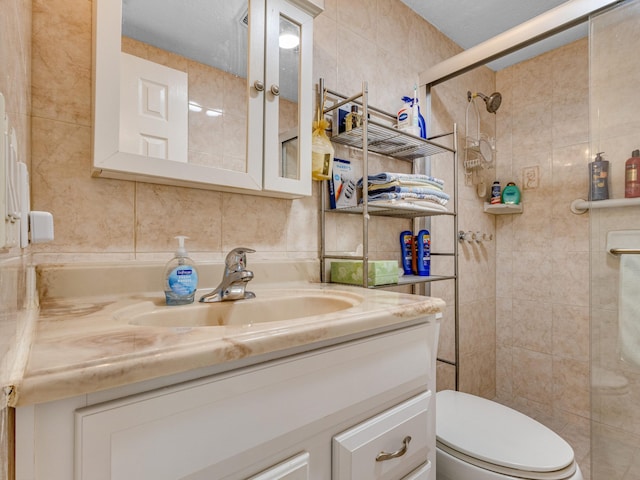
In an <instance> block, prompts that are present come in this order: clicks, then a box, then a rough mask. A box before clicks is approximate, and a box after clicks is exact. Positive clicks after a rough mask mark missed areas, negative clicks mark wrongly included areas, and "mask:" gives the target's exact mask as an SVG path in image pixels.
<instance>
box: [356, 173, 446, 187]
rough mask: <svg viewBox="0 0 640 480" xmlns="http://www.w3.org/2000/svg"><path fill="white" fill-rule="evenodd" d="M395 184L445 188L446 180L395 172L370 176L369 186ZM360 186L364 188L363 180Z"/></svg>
mask: <svg viewBox="0 0 640 480" xmlns="http://www.w3.org/2000/svg"><path fill="white" fill-rule="evenodd" d="M391 182H393V184H394V185H404V184H407V185H414V184H415V185H420V184H426V185H432V186H434V187H436V188H440V189H441V188H442V187H443V186H444V180H440V179H439V178H435V177H431V176H429V175H421V174H417V173H394V172H382V173H378V174H377V175H369V177H368V185H369V187H371V186H372V185H380V184H387V183H391ZM358 185H359V186H360V187H361V186H362V179H360V181H359V182H358Z"/></svg>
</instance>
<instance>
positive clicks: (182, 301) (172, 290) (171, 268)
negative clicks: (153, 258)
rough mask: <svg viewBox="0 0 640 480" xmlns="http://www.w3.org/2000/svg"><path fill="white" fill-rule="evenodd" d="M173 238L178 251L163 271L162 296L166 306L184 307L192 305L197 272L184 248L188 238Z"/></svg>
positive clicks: (196, 285)
mask: <svg viewBox="0 0 640 480" xmlns="http://www.w3.org/2000/svg"><path fill="white" fill-rule="evenodd" d="M175 238H176V239H177V240H178V249H177V250H176V253H175V255H174V257H173V258H172V259H171V260H169V261H168V262H167V265H166V266H165V269H164V294H165V298H166V301H167V305H186V304H188V303H193V297H194V295H195V292H196V288H198V270H197V269H196V265H195V263H194V261H193V260H191V258H189V256H188V254H187V250H186V249H185V248H184V241H185V239H187V238H189V237H185V236H182V235H179V236H177V237H175Z"/></svg>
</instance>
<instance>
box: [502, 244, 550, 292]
mask: <svg viewBox="0 0 640 480" xmlns="http://www.w3.org/2000/svg"><path fill="white" fill-rule="evenodd" d="M543 253H544V251H535V250H532V251H520V252H514V256H513V274H512V275H513V298H514V299H521V300H531V301H538V302H546V301H548V300H549V298H551V295H552V293H553V282H554V279H553V277H552V274H553V262H552V259H551V258H550V256H549V255H544V254H543Z"/></svg>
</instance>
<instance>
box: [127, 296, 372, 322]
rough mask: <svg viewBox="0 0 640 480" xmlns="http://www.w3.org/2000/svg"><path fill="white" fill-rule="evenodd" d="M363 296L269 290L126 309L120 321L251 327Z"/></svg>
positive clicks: (346, 304)
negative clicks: (222, 299)
mask: <svg viewBox="0 0 640 480" xmlns="http://www.w3.org/2000/svg"><path fill="white" fill-rule="evenodd" d="M362 300H363V299H362V297H361V296H359V295H356V294H353V293H349V292H342V291H337V290H331V291H327V290H317V291H299V292H296V291H294V292H291V291H268V292H261V293H257V298H253V299H249V300H237V301H229V302H218V303H198V302H196V303H194V304H191V305H186V306H166V305H164V304H162V303H155V302H152V301H148V302H143V303H141V304H137V305H135V306H131V307H128V308H126V309H123V310H121V311H119V312H117V313H116V314H115V318H116V320H118V321H125V322H127V323H129V324H131V325H141V326H152V327H174V328H175V327H218V326H251V325H254V324H258V323H266V322H280V321H285V320H293V319H303V318H307V317H311V316H317V315H324V314H329V313H334V312H338V311H340V310H345V309H348V308H351V307H354V306H356V305H358V304H360V303H362Z"/></svg>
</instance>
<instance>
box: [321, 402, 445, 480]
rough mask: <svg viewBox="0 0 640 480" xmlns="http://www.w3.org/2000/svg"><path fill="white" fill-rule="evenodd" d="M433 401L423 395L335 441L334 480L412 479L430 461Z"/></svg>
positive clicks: (371, 419)
mask: <svg viewBox="0 0 640 480" xmlns="http://www.w3.org/2000/svg"><path fill="white" fill-rule="evenodd" d="M431 397H432V395H431V392H430V391H427V392H424V393H421V394H420V395H417V396H415V397H413V398H411V399H409V400H407V401H405V402H403V403H401V404H399V405H397V406H395V407H393V408H391V409H389V410H386V411H384V412H382V413H381V414H379V415H376V416H375V417H373V418H370V419H369V420H367V421H365V422H363V423H361V424H359V425H356V426H354V427H352V428H350V429H349V430H346V431H344V432H342V433H340V434H338V435H336V436H335V437H333V452H332V469H333V476H332V478H333V479H335V480H362V479H363V478H368V479H376V480H397V479H400V478H402V477H403V476H406V475H408V478H409V479H411V478H413V477H412V476H411V475H413V474H414V473H419V471H420V469H418V472H413V473H412V470H414V469H416V468H418V467H419V466H420V465H422V464H424V463H425V462H427V460H428V454H429V435H428V432H429V431H430V430H431V429H430V428H429V419H430V418H433V416H432V415H431V414H430V412H429V408H430V405H431ZM429 469H430V465H429ZM410 473H411V474H410ZM416 478H423V476H421V475H419V476H417V477H416Z"/></svg>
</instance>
